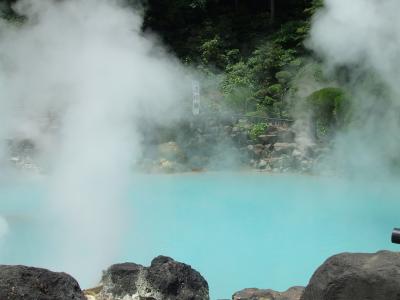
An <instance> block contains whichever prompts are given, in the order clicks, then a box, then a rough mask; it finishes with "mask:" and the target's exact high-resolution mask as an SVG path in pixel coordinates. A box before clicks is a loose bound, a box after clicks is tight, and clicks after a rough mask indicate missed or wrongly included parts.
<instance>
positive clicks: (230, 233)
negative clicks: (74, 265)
mask: <svg viewBox="0 0 400 300" xmlns="http://www.w3.org/2000/svg"><path fill="white" fill-rule="evenodd" d="M43 194H44V191H43V187H41V185H40V183H37V182H29V183H27V182H19V183H13V184H10V182H9V183H2V184H1V185H0V197H1V202H0V215H4V216H6V218H7V221H8V222H9V226H10V228H9V233H8V234H7V235H6V237H5V238H3V240H2V242H1V248H0V255H1V257H0V258H1V263H5V264H30V265H44V266H46V256H47V255H48V253H49V252H51V251H57V249H46V246H45V245H46V243H45V240H46V238H47V236H46V234H45V232H46V230H45V228H43V227H44V226H43V225H41V222H40V219H41V218H42V217H43V216H41V211H43V210H44V209H45V207H44V206H45V203H44V202H43ZM399 195H400V186H399V185H398V184H397V182H396V181H395V180H391V181H373V182H372V181H368V182H367V181H360V180H359V181H355V180H354V181H353V180H341V179H337V178H319V177H308V176H284V175H275V176H272V175H265V174H253V173H248V174H247V173H237V174H226V173H215V174H214V173H204V174H189V175H142V176H136V177H134V178H133V179H132V186H131V188H130V191H129V196H128V197H127V199H126V200H125V203H124V207H125V209H126V210H128V215H129V218H128V221H127V222H126V224H125V226H126V227H127V228H126V232H125V233H124V237H123V242H122V243H121V245H119V246H118V253H119V261H115V262H121V261H133V262H136V263H141V264H145V265H147V264H149V263H150V261H151V259H152V258H153V257H155V256H157V255H159V254H163V255H168V256H171V257H173V258H174V259H176V260H179V261H182V262H186V263H188V264H191V265H192V266H193V267H194V268H195V269H197V270H198V271H200V272H201V273H202V274H203V276H204V277H205V278H206V279H207V281H208V283H209V286H210V293H211V299H220V298H225V299H226V298H230V296H231V295H232V294H233V293H234V292H235V291H238V290H240V289H242V288H246V287H259V288H273V289H277V290H285V289H286V288H288V287H289V286H293V285H305V284H306V283H307V282H308V280H309V278H310V276H311V274H312V273H313V271H314V270H315V269H316V267H318V266H319V265H320V264H321V263H322V262H323V261H324V260H325V259H326V258H327V257H328V256H330V255H332V254H335V253H338V252H344V251H350V252H360V251H361V252H365V251H368V252H369V251H377V250H381V249H390V250H399V249H400V247H397V246H396V245H391V244H390V239H389V238H390V232H391V229H392V228H393V227H394V226H396V225H400V216H399V215H400V199H399ZM49 267H51V266H49ZM101 267H102V268H105V267H107V266H101ZM73 275H74V276H75V277H77V279H78V280H80V278H79V274H73ZM99 276H100V274H99ZM81 284H82V285H83V287H87V286H85V283H84V282H82V281H81Z"/></svg>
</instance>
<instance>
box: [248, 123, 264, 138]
mask: <svg viewBox="0 0 400 300" xmlns="http://www.w3.org/2000/svg"><path fill="white" fill-rule="evenodd" d="M267 128H268V125H267V124H266V123H257V124H254V125H252V126H251V128H250V131H249V136H250V138H251V139H252V140H256V139H257V137H258V136H259V135H262V134H263V133H265V131H266V130H267Z"/></svg>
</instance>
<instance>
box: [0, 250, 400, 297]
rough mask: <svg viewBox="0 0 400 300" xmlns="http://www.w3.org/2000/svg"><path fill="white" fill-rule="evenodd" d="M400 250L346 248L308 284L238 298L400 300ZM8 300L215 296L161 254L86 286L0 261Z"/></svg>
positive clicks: (0, 292)
mask: <svg viewBox="0 0 400 300" xmlns="http://www.w3.org/2000/svg"><path fill="white" fill-rule="evenodd" d="M399 297H400V253H397V252H390V251H380V252H377V253H370V254H368V253H342V254H338V255H335V256H332V257H330V258H329V259H327V260H326V261H325V262H324V263H323V264H322V265H321V266H320V267H319V268H318V269H317V270H316V271H315V273H314V275H313V276H312V277H311V279H310V282H309V283H308V285H307V286H306V287H292V288H290V289H288V290H287V291H285V292H277V291H273V290H270V289H256V288H248V289H244V290H241V291H239V292H236V293H234V294H233V295H232V300H368V299H371V300H372V299H373V300H398V299H399ZM0 299H4V300H20V299H25V300H209V289H208V283H207V281H206V280H205V279H204V278H203V276H202V275H201V274H200V273H199V272H197V271H196V270H194V269H193V268H192V267H191V266H189V265H187V264H184V263H180V262H177V261H175V260H173V259H172V258H170V257H166V256H158V257H156V258H155V259H154V260H153V261H152V262H151V265H150V266H149V267H144V266H142V265H138V264H135V263H123V264H116V265H112V266H110V267H109V268H108V269H107V270H106V271H104V273H103V276H102V279H101V282H100V284H99V285H98V286H97V287H95V288H92V289H87V290H81V289H80V287H79V284H78V282H77V281H76V280H75V279H74V278H72V277H71V276H70V275H68V274H66V273H56V272H52V271H49V270H46V269H40V268H33V267H26V266H20V265H16V266H8V265H0Z"/></svg>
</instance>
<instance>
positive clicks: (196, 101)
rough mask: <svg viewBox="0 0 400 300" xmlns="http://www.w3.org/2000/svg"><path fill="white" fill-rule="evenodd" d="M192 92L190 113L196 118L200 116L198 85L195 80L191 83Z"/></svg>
mask: <svg viewBox="0 0 400 300" xmlns="http://www.w3.org/2000/svg"><path fill="white" fill-rule="evenodd" d="M192 91H193V107H192V112H193V115H194V116H198V115H199V114H200V83H199V82H198V81H196V80H193V81H192Z"/></svg>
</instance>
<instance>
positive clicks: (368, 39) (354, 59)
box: [308, 0, 400, 176]
mask: <svg viewBox="0 0 400 300" xmlns="http://www.w3.org/2000/svg"><path fill="white" fill-rule="evenodd" d="M324 2H325V6H324V8H322V9H320V11H319V12H317V14H316V16H315V17H314V20H313V25H312V29H311V36H310V40H309V41H308V46H309V47H310V48H311V49H313V50H314V51H315V52H316V53H317V54H318V55H319V56H320V57H322V59H323V61H324V63H325V66H326V67H327V70H330V71H333V70H335V68H337V67H343V66H346V67H347V71H348V78H347V79H346V82H344V83H342V84H344V85H345V86H346V88H347V90H348V91H349V93H350V97H351V99H352V105H353V108H354V109H353V116H352V117H353V120H354V121H355V122H354V124H352V126H351V127H350V128H351V129H348V130H347V132H345V133H343V134H341V135H339V136H338V138H337V140H336V150H335V156H334V158H333V163H334V164H336V166H337V167H339V168H343V169H347V170H350V171H353V172H355V171H361V172H362V173H363V174H370V175H371V176H375V175H376V174H377V172H378V171H379V172H381V171H382V172H387V171H388V168H390V166H391V165H393V163H394V162H396V163H398V153H400V152H399V149H400V140H399V138H398V136H399V135H398V133H399V130H400V121H399V120H400V109H399V108H400V85H399V83H398V82H399V79H400V61H399V59H398V58H399V54H400V31H399V28H400V18H399V17H398V11H399V9H400V1H398V0H387V1H374V0H352V1H348V0H325V1H324Z"/></svg>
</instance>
